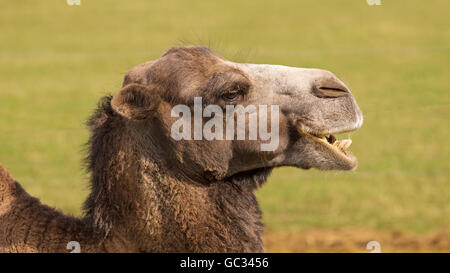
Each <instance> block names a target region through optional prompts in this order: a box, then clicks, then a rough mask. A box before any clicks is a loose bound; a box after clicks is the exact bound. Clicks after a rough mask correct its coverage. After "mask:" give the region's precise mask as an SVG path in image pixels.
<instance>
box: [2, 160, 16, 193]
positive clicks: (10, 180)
mask: <svg viewBox="0 0 450 273" xmlns="http://www.w3.org/2000/svg"><path fill="white" fill-rule="evenodd" d="M14 182H15V180H14V178H12V176H11V175H10V174H9V172H8V171H7V170H6V169H5V167H3V166H2V164H0V185H1V184H5V186H6V185H8V184H9V185H11V184H13V183H14ZM0 189H1V186H0Z"/></svg>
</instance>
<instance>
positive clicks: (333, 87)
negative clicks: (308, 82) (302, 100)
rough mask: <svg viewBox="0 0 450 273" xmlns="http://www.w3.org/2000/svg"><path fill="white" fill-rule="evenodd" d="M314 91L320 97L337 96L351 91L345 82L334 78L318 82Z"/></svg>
mask: <svg viewBox="0 0 450 273" xmlns="http://www.w3.org/2000/svg"><path fill="white" fill-rule="evenodd" d="M312 91H313V93H314V95H315V96H317V97H319V98H337V97H342V96H346V95H347V94H348V93H349V92H350V91H349V90H348V88H347V87H346V86H345V85H344V84H342V83H340V82H339V81H338V80H335V79H333V78H331V79H325V80H320V81H318V82H316V83H315V84H314V86H313V90H312Z"/></svg>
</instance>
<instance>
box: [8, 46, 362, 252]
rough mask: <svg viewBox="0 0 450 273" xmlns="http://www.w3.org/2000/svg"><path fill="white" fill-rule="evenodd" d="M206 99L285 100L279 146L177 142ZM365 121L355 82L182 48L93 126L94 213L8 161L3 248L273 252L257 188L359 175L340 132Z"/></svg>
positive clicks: (99, 113)
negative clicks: (184, 113)
mask: <svg viewBox="0 0 450 273" xmlns="http://www.w3.org/2000/svg"><path fill="white" fill-rule="evenodd" d="M196 97H197V98H198V97H200V98H202V104H203V105H216V106H218V107H219V108H222V109H225V108H226V107H227V106H233V105H235V106H236V105H242V106H249V105H257V106H258V105H267V106H274V105H276V106H277V107H279V116H278V120H277V123H278V128H279V132H278V139H277V142H278V145H277V146H276V148H275V149H272V150H261V145H260V144H262V143H265V142H267V141H268V140H267V139H261V138H258V139H256V140H249V139H243V140H242V139H221V140H219V139H212V140H207V139H204V138H203V139H190V140H187V139H179V140H176V139H174V138H173V136H172V135H171V128H172V126H173V124H174V123H175V122H177V120H179V119H177V117H176V116H175V117H174V115H173V111H172V110H173V108H174V107H175V106H176V105H185V106H187V107H188V108H193V107H194V98H196ZM269 108H270V107H268V109H269ZM270 109H272V108H270ZM269 114H270V115H272V114H274V112H271V113H270V111H269V112H268V113H267V115H269ZM216 115H218V114H217V113H216ZM219 117H220V115H219ZM246 117H247V120H246V121H245V122H246V123H248V119H249V118H248V117H249V113H247V115H246ZM178 118H179V117H178ZM210 118H211V116H210V117H205V116H203V117H202V121H203V122H204V123H206V122H207V121H208V120H209V119H210ZM223 118H224V119H225V116H223ZM267 122H268V124H266V125H267V126H268V128H271V126H270V125H271V124H269V123H271V122H273V121H272V120H271V119H267ZM362 122H363V116H362V113H361V111H360V109H359V107H358V105H357V103H356V101H355V99H354V98H353V96H352V94H351V92H350V91H349V89H348V87H347V86H346V85H345V84H344V83H343V82H342V81H341V80H339V79H338V78H337V77H336V76H335V75H334V74H332V73H331V72H329V71H326V70H321V69H307V68H295V67H287V66H281V65H265V64H246V63H235V62H231V61H229V60H226V59H225V58H223V57H220V56H219V55H217V54H215V53H214V52H213V51H212V50H210V49H208V48H206V47H200V46H180V47H173V48H171V49H170V50H168V51H167V52H166V53H165V54H164V55H162V56H161V57H159V58H158V59H156V60H154V61H150V62H146V63H144V64H141V65H138V66H136V67H134V68H132V69H131V70H129V71H128V73H127V74H126V75H125V77H124V81H123V85H122V87H121V89H120V90H119V91H118V92H117V93H116V94H115V95H113V96H106V97H103V98H102V99H101V100H100V102H99V104H98V108H97V109H96V111H95V112H94V113H93V114H92V116H91V117H90V119H89V120H88V122H87V125H88V127H89V130H90V132H91V136H90V139H89V142H88V147H89V149H88V150H89V152H88V153H89V154H88V155H87V158H86V164H87V169H88V170H89V172H90V176H91V177H90V189H91V192H90V194H89V196H88V198H87V200H86V201H85V203H84V213H83V216H81V217H74V216H68V215H64V214H63V213H62V212H60V211H57V210H56V209H54V208H51V207H49V206H46V205H44V204H41V202H40V201H39V200H38V199H37V198H34V197H32V196H30V195H29V194H28V193H27V192H26V191H25V190H24V189H23V188H22V187H21V186H20V184H19V183H18V182H17V181H15V180H14V179H13V178H12V176H11V175H10V174H9V173H8V172H7V171H6V170H5V169H4V168H3V167H1V166H0V252H69V251H68V250H67V248H66V247H67V245H68V243H69V242H72V241H75V242H78V243H79V246H80V250H81V252H165V253H166V252H263V251H264V247H263V243H262V240H261V235H262V232H263V225H262V224H261V211H260V209H259V207H258V203H257V200H256V198H255V195H254V192H255V190H256V189H257V188H259V187H260V186H262V185H263V184H264V182H265V181H266V180H267V178H268V176H269V174H270V173H271V171H272V169H274V168H276V167H281V166H294V167H297V168H300V169H309V168H317V169H320V170H354V169H355V168H356V167H357V165H358V163H357V159H356V157H355V156H354V155H353V154H352V153H351V152H350V151H348V149H347V148H348V146H349V144H350V140H337V139H336V137H335V136H334V135H333V134H338V133H342V132H350V131H355V130H357V129H359V128H360V127H361V126H362ZM224 126H225V125H224ZM249 128H250V127H249ZM218 129H219V128H216V129H215V130H218ZM245 130H247V129H245ZM235 133H236V132H235ZM246 133H249V132H248V130H247V131H246Z"/></svg>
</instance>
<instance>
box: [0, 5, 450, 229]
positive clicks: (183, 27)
mask: <svg viewBox="0 0 450 273" xmlns="http://www.w3.org/2000/svg"><path fill="white" fill-rule="evenodd" d="M381 1H382V6H369V5H367V3H366V1H365V0H352V1H342V0H340V1H331V0H330V1H324V0H314V1H313V0H311V1H298V0H291V1H286V0H279V1H269V0H259V1H237V0H231V1H192V0H191V1H144V0H142V1H118V0H115V1H111V0H108V1H88V0H81V6H69V5H67V4H66V1H65V0H59V1H31V0H30V1H25V0H16V1H3V3H2V9H0V41H1V42H0V162H1V164H2V165H4V166H5V167H6V168H7V169H8V170H9V171H10V172H11V173H12V174H13V176H14V177H15V178H16V179H17V180H18V181H19V182H21V183H22V184H23V185H24V187H25V188H26V190H27V191H28V192H30V193H31V194H32V195H35V196H37V197H39V198H41V200H42V201H43V202H44V203H47V204H50V205H52V206H56V207H58V208H60V209H62V210H63V211H65V212H70V213H73V214H80V213H81V210H80V208H81V204H82V202H83V200H84V198H85V197H86V195H87V191H88V187H87V186H88V184H87V181H88V174H86V173H85V172H84V171H83V168H82V158H83V157H84V151H83V149H84V148H83V144H84V143H85V142H86V141H87V138H88V131H87V130H86V128H85V126H84V121H85V120H86V119H87V117H88V116H89V115H90V113H91V111H92V110H93V109H94V108H95V106H96V103H97V101H98V99H99V98H100V97H101V96H103V95H105V94H108V93H114V92H116V91H117V90H119V88H120V85H121V82H122V78H123V75H124V74H125V72H126V71H127V70H128V69H129V68H131V67H132V66H134V65H136V64H139V63H143V62H145V61H147V60H150V59H155V58H157V57H158V56H160V55H162V54H163V53H164V52H165V50H167V49H168V48H169V47H171V46H173V45H182V44H202V45H207V46H210V47H211V48H212V49H213V50H215V51H216V52H218V53H219V54H221V55H222V56H224V57H226V58H228V59H231V60H233V61H238V62H251V63H272V64H284V65H290V66H298V67H318V68H324V69H327V70H331V71H333V72H334V73H335V74H336V75H337V76H338V77H340V78H341V79H342V80H343V81H344V82H345V83H346V84H347V85H348V86H349V87H350V88H351V89H352V92H353V94H354V96H355V98H356V100H357V101H358V103H359V106H360V107H361V109H362V111H363V113H364V115H365V116H364V117H365V123H364V125H363V127H362V129H361V130H360V131H357V132H355V133H352V134H351V137H352V139H353V144H352V148H351V150H352V151H353V152H354V154H355V155H356V156H358V158H359V162H360V165H359V168H358V169H357V170H356V171H355V172H351V173H346V172H319V171H314V170H311V171H302V170H298V169H291V168H282V169H278V170H276V171H275V172H274V174H273V175H272V176H271V178H270V179H269V181H268V183H267V184H266V185H265V186H264V187H263V188H262V189H261V190H259V191H258V193H257V195H258V197H259V201H260V204H261V207H262V210H263V212H264V222H265V224H266V226H267V229H268V230H269V231H282V230H298V229H305V228H335V227H357V228H370V229H387V230H407V231H411V232H419V233H420V232H427V231H431V230H449V229H450V156H449V155H450V145H449V143H448V142H447V141H448V140H449V137H450V134H449V133H450V128H449V117H450V81H449V79H450V1H448V0H440V1H438V0H435V1H419V0H417V1H400V0H397V1H395V0H381Z"/></svg>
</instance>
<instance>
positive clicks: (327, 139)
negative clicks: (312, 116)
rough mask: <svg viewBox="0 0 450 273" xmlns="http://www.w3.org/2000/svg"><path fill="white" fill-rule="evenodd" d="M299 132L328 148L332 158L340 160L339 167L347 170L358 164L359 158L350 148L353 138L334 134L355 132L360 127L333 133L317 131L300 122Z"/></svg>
mask: <svg viewBox="0 0 450 273" xmlns="http://www.w3.org/2000/svg"><path fill="white" fill-rule="evenodd" d="M296 129H297V132H298V133H299V134H301V135H303V136H305V137H306V138H308V139H310V140H312V141H313V142H314V143H317V144H318V145H320V147H322V148H323V149H324V150H326V151H327V152H328V153H329V154H330V155H331V156H332V158H334V159H336V160H338V161H340V163H341V164H343V165H341V164H340V165H341V166H345V167H340V168H339V169H345V170H354V169H356V167H357V165H358V161H357V158H356V157H355V156H354V155H353V154H352V153H351V152H350V151H349V150H348V149H349V147H350V145H351V144H352V140H351V139H349V138H348V139H338V138H337V137H336V136H335V135H334V134H340V133H346V132H353V131H356V130H357V129H358V127H355V128H354V129H346V130H342V131H339V130H333V134H331V133H315V132H314V131H313V130H311V129H309V128H308V127H306V126H304V125H302V124H298V126H296ZM330 131H331V130H330Z"/></svg>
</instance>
